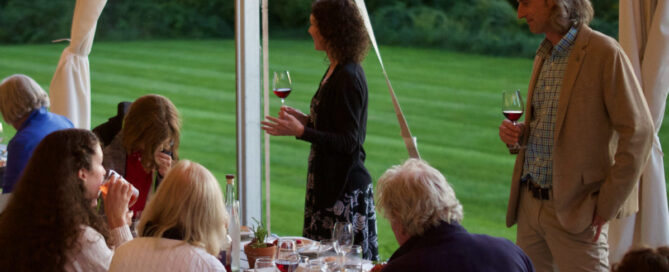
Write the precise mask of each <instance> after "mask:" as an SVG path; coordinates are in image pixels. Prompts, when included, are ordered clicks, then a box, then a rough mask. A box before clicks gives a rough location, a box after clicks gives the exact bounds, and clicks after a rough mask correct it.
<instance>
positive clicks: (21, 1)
mask: <svg viewBox="0 0 669 272" xmlns="http://www.w3.org/2000/svg"><path fill="white" fill-rule="evenodd" d="M311 2H312V0H270V1H269V5H270V8H269V10H270V14H269V18H270V35H271V37H272V38H287V39H308V38H309V36H308V34H307V27H308V23H309V11H310V9H311ZM74 3H75V1H74V0H69V1H63V0H60V1H53V0H0V43H5V44H7V43H10V44H21V43H46V42H49V41H50V40H53V39H58V38H63V37H68V36H69V32H70V24H71V20H72V12H73V7H74ZM366 3H367V8H368V10H369V12H370V16H371V19H372V24H373V26H374V29H375V32H376V37H377V39H378V40H379V43H381V44H390V45H402V46H414V47H433V48H444V49H449V50H455V51H463V52H473V53H481V54H490V55H507V56H532V55H533V53H534V51H535V50H536V46H537V44H538V41H539V40H540V39H541V37H539V36H536V35H531V34H530V33H529V32H528V30H527V26H526V25H525V23H524V22H523V21H521V20H518V19H517V18H516V12H515V5H517V3H516V0H367V1H366ZM593 5H594V7H595V13H596V15H595V20H593V22H592V23H591V26H592V27H593V28H595V29H597V30H599V31H602V32H604V33H606V34H608V35H611V36H613V37H617V32H618V0H597V1H593ZM233 35H234V1H232V0H207V1H203V0H142V1H134V0H111V1H108V2H107V6H106V8H105V10H104V11H103V13H102V16H101V17H100V20H99V23H98V30H97V36H96V40H138V39H141V40H147V39H221V38H225V39H230V38H232V37H233Z"/></svg>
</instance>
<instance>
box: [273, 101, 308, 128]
mask: <svg viewBox="0 0 669 272" xmlns="http://www.w3.org/2000/svg"><path fill="white" fill-rule="evenodd" d="M281 112H284V113H287V114H290V115H292V116H294V117H295V118H296V119H297V120H298V121H300V123H302V126H306V125H307V121H309V115H306V114H304V113H302V112H301V111H300V110H298V109H296V108H293V107H289V106H281V110H279V115H281Z"/></svg>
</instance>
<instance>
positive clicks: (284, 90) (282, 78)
mask: <svg viewBox="0 0 669 272" xmlns="http://www.w3.org/2000/svg"><path fill="white" fill-rule="evenodd" d="M292 89H293V81H292V80H290V72H289V71H287V70H286V71H279V72H274V88H273V89H272V90H273V91H274V94H275V95H276V96H278V97H279V98H281V106H283V105H284V104H285V101H284V99H285V98H286V97H288V95H289V94H290V91H291V90H292Z"/></svg>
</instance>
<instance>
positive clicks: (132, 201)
mask: <svg viewBox="0 0 669 272" xmlns="http://www.w3.org/2000/svg"><path fill="white" fill-rule="evenodd" d="M114 176H117V177H118V178H119V179H120V180H121V181H122V182H124V183H127V184H128V185H130V190H131V191H132V196H130V202H128V207H132V205H135V202H137V198H138V197H139V190H137V188H135V186H133V185H132V184H131V183H130V182H128V181H127V180H125V179H124V178H123V177H122V176H121V175H119V174H118V173H116V171H114V170H112V169H109V170H107V174H105V179H104V181H103V182H102V184H101V185H100V193H102V195H104V196H107V192H108V191H109V184H110V183H111V178H112V177H114Z"/></svg>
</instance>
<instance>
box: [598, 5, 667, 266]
mask: <svg viewBox="0 0 669 272" xmlns="http://www.w3.org/2000/svg"><path fill="white" fill-rule="evenodd" d="M619 12H620V19H619V20H620V21H619V36H620V44H621V45H622V47H623V49H624V50H625V53H626V54H627V56H628V57H629V58H630V61H631V62H632V66H633V68H634V70H635V72H636V75H637V78H638V79H639V82H640V83H641V87H642V88H643V92H644V95H645V96H646V100H647V101H648V107H649V108H650V112H651V115H652V117H653V122H654V124H655V139H654V141H653V147H652V150H651V154H650V159H649V160H648V164H647V165H646V168H645V170H644V171H643V175H642V178H641V182H640V184H639V186H640V188H639V212H638V213H637V214H636V215H633V216H629V217H626V218H622V219H617V220H613V221H612V222H611V226H610V228H609V244H610V254H609V260H610V261H611V263H616V262H619V261H620V260H621V259H622V257H623V255H624V254H625V253H626V252H627V251H628V250H629V249H630V248H631V247H638V246H644V245H645V246H650V247H658V246H661V245H669V211H668V210H667V192H666V184H665V176H664V162H663V156H664V154H663V153H662V146H661V145H660V138H659V137H658V135H657V133H658V132H659V131H660V127H661V126H662V119H663V117H664V111H665V106H666V100H667V93H668V92H669V4H668V3H667V1H666V0H620V7H619Z"/></svg>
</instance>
